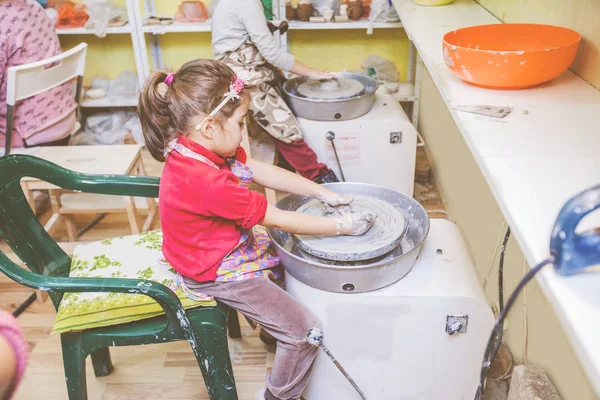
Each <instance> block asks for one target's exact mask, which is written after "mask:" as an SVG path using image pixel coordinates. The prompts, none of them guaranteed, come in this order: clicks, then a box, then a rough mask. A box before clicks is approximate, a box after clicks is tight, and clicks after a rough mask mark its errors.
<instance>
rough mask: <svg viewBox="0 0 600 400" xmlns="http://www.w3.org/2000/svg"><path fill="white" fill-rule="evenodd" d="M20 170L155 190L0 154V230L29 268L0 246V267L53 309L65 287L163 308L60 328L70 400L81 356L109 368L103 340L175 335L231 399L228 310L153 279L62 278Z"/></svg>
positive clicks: (81, 389) (84, 183) (80, 373)
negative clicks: (150, 314)
mask: <svg viewBox="0 0 600 400" xmlns="http://www.w3.org/2000/svg"><path fill="white" fill-rule="evenodd" d="M23 177H33V178H37V179H40V180H44V181H47V182H50V183H52V184H54V185H56V186H59V187H61V188H64V189H68V190H73V191H81V192H87V193H97V194H108V195H118V196H139V197H158V183H159V179H158V178H151V177H140V176H116V175H86V174H80V173H76V172H73V171H69V170H66V169H64V168H61V167H59V166H57V165H55V164H52V163H49V162H47V161H44V160H42V159H39V158H36V157H31V156H24V155H10V156H7V157H2V158H0V235H1V236H2V237H3V238H4V239H5V240H6V242H7V243H8V245H9V246H10V247H11V249H12V250H13V251H14V252H15V253H16V254H17V256H18V257H19V258H20V259H21V260H22V261H23V262H24V263H25V264H26V265H27V267H28V268H29V270H26V269H24V268H22V267H20V266H19V265H17V264H15V263H13V262H12V261H11V260H10V259H9V258H8V257H7V256H6V255H5V254H4V253H2V252H0V271H2V272H3V273H4V274H5V275H7V276H8V277H9V278H11V279H12V280H14V281H16V282H18V283H20V284H22V285H25V286H28V287H31V288H36V289H40V290H44V291H47V292H48V293H49V296H50V298H51V300H52V302H53V304H54V307H55V308H58V306H59V304H60V301H61V299H62V296H63V293H66V292H120V293H134V294H144V295H147V296H149V297H151V298H152V299H154V300H155V301H156V302H158V303H159V304H160V305H161V307H162V308H163V310H164V311H165V315H164V316H159V317H155V318H151V319H146V320H141V321H137V322H132V323H127V324H122V325H114V326H108V327H103V328H95V329H88V330H83V331H77V332H67V333H62V334H61V342H62V353H63V362H64V366H65V378H66V383H67V390H68V394H69V400H76V399H77V400H80V399H87V387H86V378H85V359H86V358H87V356H88V355H91V357H92V363H93V366H94V373H95V375H96V376H97V377H100V376H106V375H108V374H110V373H111V372H112V363H111V360H110V353H109V346H131V345H143V344H152V343H165V342H172V341H178V340H187V341H189V342H190V345H191V347H192V351H193V352H194V355H195V356H196V359H197V360H198V365H199V367H200V370H201V371H202V375H203V377H204V382H205V384H206V388H207V390H208V393H209V396H210V398H211V400H237V398H238V397H237V391H236V387H235V381H234V378H233V370H232V367H231V360H230V358H229V349H228V345H227V316H228V313H229V312H230V309H229V308H228V307H227V306H226V305H224V304H221V303H218V305H217V306H216V307H200V308H195V309H190V310H187V311H185V310H184V308H183V306H182V305H181V302H180V301H179V299H178V298H177V296H176V295H175V294H174V293H173V292H172V291H171V290H170V289H169V288H167V287H166V286H164V285H162V284H160V283H157V282H153V281H147V280H137V279H119V278H69V276H68V275H69V270H70V267H71V258H70V257H69V256H68V255H67V254H66V253H65V252H64V251H63V250H62V249H61V248H60V247H59V246H58V244H57V243H56V241H54V239H52V237H50V235H48V233H47V232H46V231H45V230H44V228H43V227H42V226H41V225H40V224H39V222H38V221H37V218H36V216H35V215H34V213H33V211H32V210H31V208H30V206H29V204H28V203H27V201H26V199H25V196H24V195H23V191H22V189H21V185H20V180H21V178H23ZM236 322H237V321H236ZM238 329H239V327H238ZM232 333H233V332H232ZM236 333H237V334H239V332H236ZM236 336H237V335H236Z"/></svg>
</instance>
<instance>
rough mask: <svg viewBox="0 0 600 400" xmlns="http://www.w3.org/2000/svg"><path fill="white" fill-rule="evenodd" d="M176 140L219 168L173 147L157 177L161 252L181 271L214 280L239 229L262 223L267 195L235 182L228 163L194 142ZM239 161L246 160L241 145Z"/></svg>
mask: <svg viewBox="0 0 600 400" xmlns="http://www.w3.org/2000/svg"><path fill="white" fill-rule="evenodd" d="M178 143H179V144H181V145H183V146H185V147H187V148H188V149H190V150H192V151H193V152H195V153H197V154H200V155H202V156H204V157H206V158H208V159H209V160H210V161H212V162H213V163H215V165H216V166H217V167H218V169H217V168H215V167H213V166H211V165H209V164H206V163H203V162H201V161H198V160H196V159H193V158H189V157H186V156H183V155H182V154H180V153H178V152H177V151H172V152H171V153H170V154H169V156H168V157H167V161H166V165H165V168H164V171H163V174H162V177H161V181H160V192H159V198H160V221H161V225H162V231H163V253H164V256H165V258H166V259H167V261H169V263H170V264H171V265H172V266H173V268H175V270H177V271H178V272H180V273H181V274H182V275H184V276H187V277H188V278H192V279H194V280H196V281H198V282H206V281H213V280H215V278H216V276H217V269H218V267H219V265H220V264H221V261H222V260H223V258H224V257H225V256H227V254H228V253H229V252H230V251H231V250H232V249H233V248H234V247H236V246H237V245H238V243H239V240H240V235H241V231H242V229H249V228H251V227H253V226H254V225H257V224H260V223H261V222H262V221H263V219H264V218H265V214H266V212H267V200H266V198H265V197H264V196H263V195H261V194H259V193H257V192H254V191H251V190H249V189H247V188H245V187H241V186H239V185H238V178H237V177H236V176H235V175H234V174H233V173H232V172H231V169H230V166H229V163H228V162H227V161H226V160H225V159H224V158H222V157H220V156H218V155H216V154H214V153H212V152H210V151H208V150H207V149H206V148H204V147H203V146H201V145H199V144H198V143H196V142H194V141H192V140H190V139H187V138H185V137H183V136H179V139H178ZM235 158H236V160H237V161H240V162H242V163H245V162H246V152H245V151H244V150H243V149H242V148H241V147H239V148H238V149H237V152H236V156H235Z"/></svg>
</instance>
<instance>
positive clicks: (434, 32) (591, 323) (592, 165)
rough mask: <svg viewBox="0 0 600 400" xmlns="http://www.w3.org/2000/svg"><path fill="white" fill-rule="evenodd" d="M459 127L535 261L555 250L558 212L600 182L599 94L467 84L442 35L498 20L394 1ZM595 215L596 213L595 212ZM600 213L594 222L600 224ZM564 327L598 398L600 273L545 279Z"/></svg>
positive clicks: (466, 2)
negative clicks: (505, 110) (502, 110)
mask: <svg viewBox="0 0 600 400" xmlns="http://www.w3.org/2000/svg"><path fill="white" fill-rule="evenodd" d="M394 5H395V7H396V10H397V11H398V15H399V16H400V18H401V20H402V23H403V25H404V29H405V31H406V33H407V35H408V37H409V38H410V39H411V40H412V42H413V43H414V45H415V47H416V49H417V51H418V54H419V56H420V57H421V59H422V60H423V63H424V65H425V66H426V68H427V70H428V71H429V74H430V75H431V77H432V79H433V81H434V83H435V85H436V87H437V89H438V90H439V92H440V95H441V96H442V98H443V99H444V101H445V103H446V105H447V107H448V110H449V111H450V113H451V115H452V117H453V119H454V121H455V122H456V125H457V126H458V128H459V130H460V132H461V133H462V135H463V137H464V139H465V141H466V143H467V145H468V146H469V148H470V150H471V152H472V154H473V157H474V159H475V160H476V162H477V164H478V165H479V168H480V169H481V171H482V173H483V175H484V176H485V178H486V180H487V182H488V185H489V187H490V188H491V190H492V192H493V194H494V196H495V198H496V201H497V203H498V205H499V207H500V209H501V211H502V212H503V214H504V216H505V218H506V221H507V222H508V224H509V226H510V227H511V229H512V232H513V233H514V235H515V237H516V239H517V241H518V243H519V245H520V247H521V249H522V250H523V253H524V254H525V257H526V259H527V262H528V263H529V265H531V266H533V265H535V264H537V263H539V262H540V261H542V260H543V259H545V258H547V257H548V255H549V241H550V234H551V231H552V228H553V225H554V222H555V220H556V217H557V215H558V212H559V210H560V209H561V208H562V206H563V205H564V204H565V202H566V201H567V200H568V199H569V198H571V197H572V196H573V195H575V194H576V193H578V192H580V191H583V190H585V189H588V188H590V187H592V186H595V185H597V184H598V183H599V182H600V158H598V154H600V140H599V139H598V126H600V113H598V110H599V109H600V92H598V90H596V89H595V88H593V87H592V86H590V85H589V84H588V83H586V82H585V81H584V80H583V79H581V78H580V77H578V76H577V75H575V74H574V73H572V72H570V71H567V72H565V73H563V74H562V75H561V76H560V77H558V78H556V79H554V80H553V81H551V82H549V83H546V84H544V85H542V86H538V87H535V88H532V89H527V90H514V91H512V90H505V91H499V90H489V89H482V88H478V87H475V86H472V85H470V84H467V83H465V82H463V81H462V80H460V79H459V78H458V77H456V76H455V75H454V74H453V73H452V72H451V71H450V69H449V68H448V67H447V66H446V64H445V61H444V55H443V51H442V38H443V36H444V35H445V34H446V33H447V32H450V31H453V30H456V29H459V28H464V27H468V26H475V25H486V24H497V23H500V21H498V20H497V19H496V18H495V17H494V16H492V15H491V14H489V13H488V12H487V11H486V10H485V9H484V8H483V7H481V6H480V5H478V4H477V3H476V2H475V1H472V0H456V1H455V3H454V4H452V5H447V6H443V7H421V6H417V5H415V3H414V0H394ZM459 105H488V106H489V105H491V106H501V107H507V106H509V107H511V108H512V112H511V113H510V114H509V115H507V116H505V117H504V118H502V119H498V118H494V117H485V116H481V115H476V114H472V113H466V112H463V111H458V110H457V109H456V108H457V106H459ZM594 217H596V218H594ZM597 217H598V215H592V216H590V218H589V219H588V221H586V222H587V223H589V224H590V225H589V226H588V228H589V227H591V226H594V223H595V224H596V226H597V224H598V218H597ZM537 279H538V282H539V284H540V286H541V288H542V290H543V292H544V294H545V295H546V297H547V298H548V300H549V301H550V303H551V304H552V305H553V307H554V309H555V310H556V313H557V315H558V317H559V320H560V321H561V322H562V324H563V326H564V328H565V332H566V334H567V336H568V337H569V340H570V341H571V343H572V346H573V348H574V350H575V352H576V354H577V355H578V357H579V359H580V361H581V363H582V366H583V367H584V369H585V370H586V371H587V373H588V376H589V378H590V379H589V381H590V383H591V384H592V385H593V386H594V388H595V390H596V392H597V393H598V394H599V395H600V342H598V336H597V333H598V331H599V330H600V296H598V287H600V275H598V274H593V273H582V274H580V275H576V276H570V277H566V278H565V277H560V276H558V275H557V274H556V273H555V272H554V270H553V268H552V267H546V268H545V269H543V270H542V272H541V273H539V274H538V275H537Z"/></svg>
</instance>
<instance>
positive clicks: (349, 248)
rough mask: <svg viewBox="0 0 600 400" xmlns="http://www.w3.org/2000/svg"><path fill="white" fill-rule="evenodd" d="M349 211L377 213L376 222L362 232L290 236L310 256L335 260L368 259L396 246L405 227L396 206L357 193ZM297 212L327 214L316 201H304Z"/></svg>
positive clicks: (316, 214) (320, 215) (317, 214)
mask: <svg viewBox="0 0 600 400" xmlns="http://www.w3.org/2000/svg"><path fill="white" fill-rule="evenodd" d="M352 210H353V211H354V212H356V211H362V210H364V211H369V212H371V213H373V214H375V215H377V219H376V220H375V223H374V224H373V226H372V227H371V229H369V231H368V232H367V233H365V234H364V235H362V236H347V235H337V236H308V235H293V236H294V239H295V241H296V244H297V246H298V247H299V248H300V249H301V250H303V251H305V252H307V253H309V254H312V255H313V256H316V257H319V258H323V259H327V260H336V261H361V260H369V259H372V258H376V257H379V256H382V255H384V254H387V253H389V252H390V251H392V250H394V249H395V248H396V247H398V245H399V244H400V240H401V239H402V236H403V235H404V232H405V229H406V221H405V219H404V216H403V215H402V213H401V212H400V211H399V210H398V209H397V208H395V207H394V206H392V205H391V204H389V203H387V202H385V201H383V200H379V199H377V198H374V197H370V196H360V195H356V196H354V201H353V202H352ZM297 211H298V212H302V213H306V214H310V215H315V216H319V217H325V216H327V214H326V213H325V209H324V208H323V206H322V205H321V203H320V202H319V201H318V200H311V201H309V202H307V203H305V204H303V205H302V206H301V207H300V208H298V210H297Z"/></svg>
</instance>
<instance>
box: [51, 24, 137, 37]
mask: <svg viewBox="0 0 600 400" xmlns="http://www.w3.org/2000/svg"><path fill="white" fill-rule="evenodd" d="M56 33H57V34H58V35H93V34H95V32H94V30H93V29H85V28H83V27H82V28H60V29H56ZM126 33H128V34H131V26H130V25H129V24H126V25H123V26H109V27H108V28H106V34H107V35H116V34H126Z"/></svg>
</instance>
